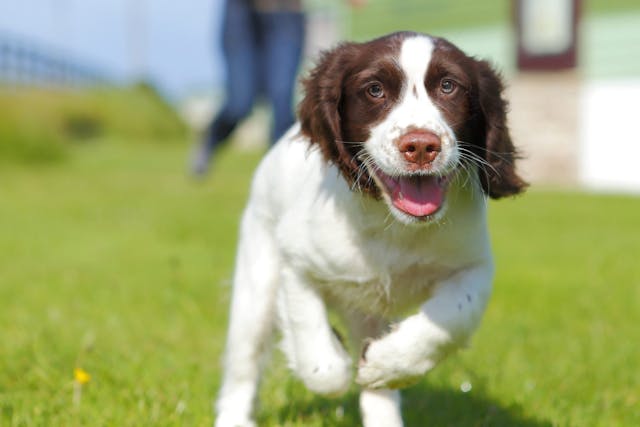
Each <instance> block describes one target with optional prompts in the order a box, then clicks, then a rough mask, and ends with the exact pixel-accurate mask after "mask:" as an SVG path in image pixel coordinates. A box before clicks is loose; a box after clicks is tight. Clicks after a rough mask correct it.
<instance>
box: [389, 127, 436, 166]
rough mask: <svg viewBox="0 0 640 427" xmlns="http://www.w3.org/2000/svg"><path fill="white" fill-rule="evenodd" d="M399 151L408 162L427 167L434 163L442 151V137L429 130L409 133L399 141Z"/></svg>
mask: <svg viewBox="0 0 640 427" xmlns="http://www.w3.org/2000/svg"><path fill="white" fill-rule="evenodd" d="M398 150H400V152H401V153H402V155H403V156H404V158H405V159H406V160H407V162H409V163H411V164H413V165H415V166H419V167H422V166H426V165H428V164H429V163H432V162H433V161H434V160H435V159H436V157H438V153H440V151H441V150H442V143H441V141H440V137H439V136H438V135H436V134H435V133H433V132H429V131H427V130H415V131H411V132H408V133H406V134H404V135H402V136H401V137H400V139H399V140H398Z"/></svg>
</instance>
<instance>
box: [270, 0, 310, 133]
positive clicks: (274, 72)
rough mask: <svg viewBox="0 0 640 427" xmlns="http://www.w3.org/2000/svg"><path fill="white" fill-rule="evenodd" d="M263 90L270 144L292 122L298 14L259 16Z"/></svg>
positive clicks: (300, 39) (300, 34)
mask: <svg viewBox="0 0 640 427" xmlns="http://www.w3.org/2000/svg"><path fill="white" fill-rule="evenodd" d="M260 24H261V25H260V30H261V32H260V33H259V42H260V46H261V47H262V54H263V56H262V61H263V62H262V65H263V69H264V75H263V78H264V81H263V83H264V89H265V95H266V96H267V98H268V100H269V103H270V105H271V107H272V109H273V127H272V130H271V139H270V141H271V144H273V143H275V142H276V141H277V140H278V139H279V138H280V137H281V136H282V135H283V134H284V133H285V132H286V131H287V129H289V127H291V125H292V124H293V122H294V121H295V117H294V114H293V105H292V103H293V92H294V89H295V85H296V76H297V73H298V67H299V65H300V59H301V57H302V51H303V48H304V36H305V19H304V14H303V13H301V12H273V13H261V14H260Z"/></svg>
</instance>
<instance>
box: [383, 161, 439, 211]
mask: <svg viewBox="0 0 640 427" xmlns="http://www.w3.org/2000/svg"><path fill="white" fill-rule="evenodd" d="M376 176H377V177H378V178H379V181H380V182H381V184H382V187H383V188H382V190H383V191H384V192H385V193H386V194H387V196H388V197H389V199H390V201H391V203H392V204H393V206H394V207H396V208H397V209H398V210H400V211H402V212H404V213H406V214H408V215H411V216H413V217H416V218H420V219H426V218H428V217H430V216H432V215H434V214H435V213H436V212H438V211H439V210H440V208H441V207H442V206H443V204H444V201H445V193H446V190H447V185H448V183H449V178H448V176H436V175H406V176H398V177H394V176H390V175H387V174H385V173H384V172H382V171H381V170H379V169H378V170H376Z"/></svg>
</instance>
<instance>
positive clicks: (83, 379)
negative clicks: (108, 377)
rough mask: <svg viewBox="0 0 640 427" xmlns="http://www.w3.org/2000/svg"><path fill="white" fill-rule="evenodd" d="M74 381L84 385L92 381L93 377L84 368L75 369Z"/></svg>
mask: <svg viewBox="0 0 640 427" xmlns="http://www.w3.org/2000/svg"><path fill="white" fill-rule="evenodd" d="M73 379H75V381H76V383H78V384H80V385H84V384H87V383H88V382H89V381H91V375H89V374H88V373H87V371H85V370H84V369H82V368H75V369H74V370H73Z"/></svg>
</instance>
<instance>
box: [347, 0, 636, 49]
mask: <svg viewBox="0 0 640 427" xmlns="http://www.w3.org/2000/svg"><path fill="white" fill-rule="evenodd" d="M582 3H583V15H592V14H602V13H615V12H622V13H623V12H626V11H630V10H635V11H638V10H640V4H639V3H638V2H637V0H585V1H583V2H582ZM510 19H511V2H510V1H507V0H484V1H476V2H470V1H467V0H430V1H428V2H425V1H423V0H403V1H395V0H379V1H369V2H368V3H367V6H366V7H364V8H362V9H360V10H357V11H355V12H353V13H352V15H351V33H352V35H353V36H354V37H355V38H356V39H358V40H365V39H369V38H371V37H375V36H379V35H381V34H385V33H388V32H393V31H399V30H412V31H420V32H426V33H437V32H438V31H442V30H443V29H446V30H450V29H451V28H470V27H478V26H487V25H496V24H504V23H508V22H510Z"/></svg>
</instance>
